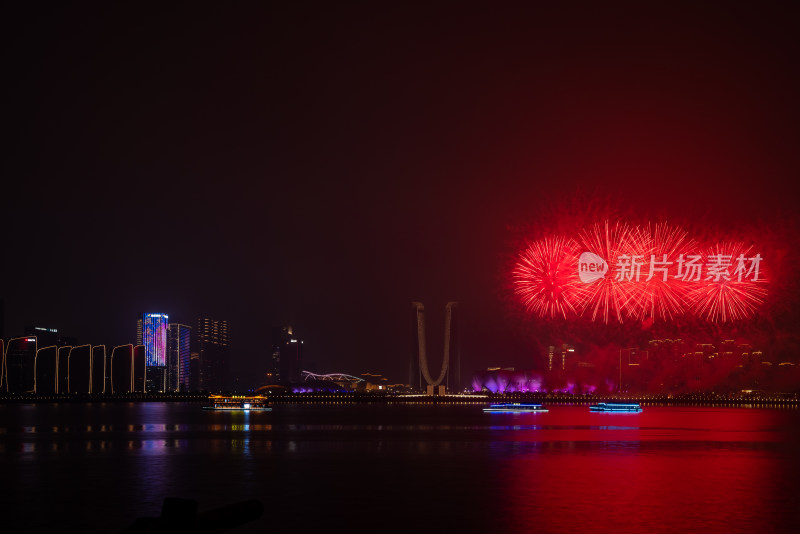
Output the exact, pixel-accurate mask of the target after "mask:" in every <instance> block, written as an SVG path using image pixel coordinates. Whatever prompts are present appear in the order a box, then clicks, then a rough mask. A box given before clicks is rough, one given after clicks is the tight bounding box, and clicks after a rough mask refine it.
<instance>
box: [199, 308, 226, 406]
mask: <svg viewBox="0 0 800 534" xmlns="http://www.w3.org/2000/svg"><path fill="white" fill-rule="evenodd" d="M194 335H195V343H196V346H197V353H198V354H199V357H200V389H202V390H205V391H210V392H219V391H223V390H225V389H227V388H229V387H230V334H229V332H228V321H225V320H217V319H211V318H209V317H200V318H198V319H197V326H196V328H195V330H194Z"/></svg>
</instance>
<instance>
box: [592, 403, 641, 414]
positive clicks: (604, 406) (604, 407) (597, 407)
mask: <svg viewBox="0 0 800 534" xmlns="http://www.w3.org/2000/svg"><path fill="white" fill-rule="evenodd" d="M589 411H591V412H632V413H638V412H641V411H642V407H641V406H640V405H639V404H637V403H635V402H627V403H626V402H599V403H597V404H592V405H591V406H589Z"/></svg>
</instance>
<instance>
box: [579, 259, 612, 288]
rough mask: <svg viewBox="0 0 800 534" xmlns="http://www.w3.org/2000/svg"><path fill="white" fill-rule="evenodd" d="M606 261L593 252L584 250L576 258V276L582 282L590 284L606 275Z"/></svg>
mask: <svg viewBox="0 0 800 534" xmlns="http://www.w3.org/2000/svg"><path fill="white" fill-rule="evenodd" d="M607 272H608V263H606V260H604V259H603V258H601V257H600V256H598V255H597V254H594V253H593V252H584V253H583V254H581V256H580V258H578V277H579V278H580V279H581V282H583V283H584V284H591V283H592V282H596V281H597V280H600V279H601V278H605V277H606V273H607Z"/></svg>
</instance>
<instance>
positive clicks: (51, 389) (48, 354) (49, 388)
mask: <svg viewBox="0 0 800 534" xmlns="http://www.w3.org/2000/svg"><path fill="white" fill-rule="evenodd" d="M34 369H35V372H36V378H35V391H36V394H37V395H53V394H55V393H58V347H56V346H55V345H49V346H45V347H43V348H40V349H38V350H37V351H36V363H35V365H34Z"/></svg>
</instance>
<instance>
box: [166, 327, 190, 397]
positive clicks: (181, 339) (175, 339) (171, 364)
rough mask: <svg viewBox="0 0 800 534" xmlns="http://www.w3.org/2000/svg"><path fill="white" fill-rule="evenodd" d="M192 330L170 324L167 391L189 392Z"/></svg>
mask: <svg viewBox="0 0 800 534" xmlns="http://www.w3.org/2000/svg"><path fill="white" fill-rule="evenodd" d="M191 339H192V328H191V327H189V326H186V325H185V324H179V323H170V325H169V329H168V335H167V391H189V388H190V383H189V381H190V376H191V371H190V360H191V348H190V343H191Z"/></svg>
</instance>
